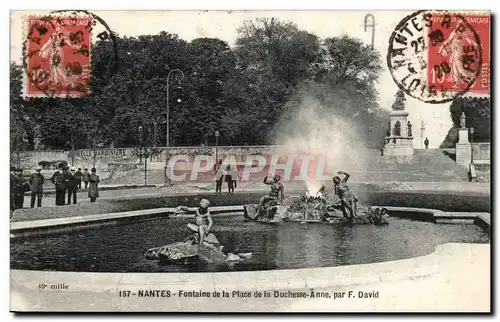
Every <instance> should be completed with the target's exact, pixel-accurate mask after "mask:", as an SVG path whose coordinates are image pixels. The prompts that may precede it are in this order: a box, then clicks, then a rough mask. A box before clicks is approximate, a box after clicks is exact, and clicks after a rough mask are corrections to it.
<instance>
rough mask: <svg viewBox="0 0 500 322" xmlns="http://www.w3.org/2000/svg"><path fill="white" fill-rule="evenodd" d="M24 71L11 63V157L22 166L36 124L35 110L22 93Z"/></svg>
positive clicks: (17, 164) (18, 165)
mask: <svg viewBox="0 0 500 322" xmlns="http://www.w3.org/2000/svg"><path fill="white" fill-rule="evenodd" d="M22 73H23V70H22V66H20V65H18V64H16V63H11V64H10V138H11V139H10V159H11V162H13V163H14V164H15V165H16V166H17V167H21V165H22V163H23V161H24V154H25V153H24V152H25V151H26V150H27V149H28V148H30V143H31V146H33V138H34V135H33V129H34V124H35V120H34V116H33V110H32V109H30V105H29V104H28V103H27V102H26V101H25V100H24V99H23V98H22V95H21V92H22V78H23V75H22ZM30 138H31V142H30Z"/></svg>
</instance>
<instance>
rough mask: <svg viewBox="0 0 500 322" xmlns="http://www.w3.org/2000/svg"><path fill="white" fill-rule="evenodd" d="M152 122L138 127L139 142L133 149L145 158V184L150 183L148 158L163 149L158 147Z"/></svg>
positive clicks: (133, 151) (141, 157)
mask: <svg viewBox="0 0 500 322" xmlns="http://www.w3.org/2000/svg"><path fill="white" fill-rule="evenodd" d="M150 125H151V124H149V123H145V126H142V125H140V126H139V127H138V128H137V131H138V134H139V135H138V136H139V144H138V145H137V146H136V147H135V148H134V149H133V150H132V154H133V155H135V156H136V157H138V158H139V160H141V162H142V160H144V185H145V186H146V185H147V184H148V174H147V173H148V159H149V158H152V157H154V156H157V155H159V154H160V153H161V152H162V151H163V150H162V149H160V148H157V147H156V141H157V136H156V133H155V131H154V128H153V127H152V126H150Z"/></svg>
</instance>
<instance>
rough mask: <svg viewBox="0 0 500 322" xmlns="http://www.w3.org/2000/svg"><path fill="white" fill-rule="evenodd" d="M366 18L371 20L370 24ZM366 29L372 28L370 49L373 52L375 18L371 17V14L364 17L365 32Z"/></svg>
mask: <svg viewBox="0 0 500 322" xmlns="http://www.w3.org/2000/svg"><path fill="white" fill-rule="evenodd" d="M368 18H371V23H368ZM367 28H372V43H371V48H372V50H373V43H374V42H375V16H373V15H372V14H371V13H368V14H366V15H365V32H366V31H368V30H367Z"/></svg>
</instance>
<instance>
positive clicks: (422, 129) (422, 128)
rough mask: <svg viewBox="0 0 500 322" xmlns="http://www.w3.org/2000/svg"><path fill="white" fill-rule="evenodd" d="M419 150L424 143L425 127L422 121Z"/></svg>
mask: <svg viewBox="0 0 500 322" xmlns="http://www.w3.org/2000/svg"><path fill="white" fill-rule="evenodd" d="M420 123H421V125H420V148H421V149H423V148H424V146H423V143H424V132H425V125H424V120H420Z"/></svg>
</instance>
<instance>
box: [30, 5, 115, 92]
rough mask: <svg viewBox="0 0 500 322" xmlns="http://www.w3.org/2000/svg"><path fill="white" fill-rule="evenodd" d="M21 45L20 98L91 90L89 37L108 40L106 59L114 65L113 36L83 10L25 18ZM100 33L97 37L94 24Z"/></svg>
mask: <svg viewBox="0 0 500 322" xmlns="http://www.w3.org/2000/svg"><path fill="white" fill-rule="evenodd" d="M25 23H26V39H25V42H24V44H23V66H24V69H25V72H26V74H25V78H24V84H23V88H24V95H25V96H28V97H45V96H49V97H81V96H85V95H88V94H90V93H91V89H92V64H91V61H92V60H91V57H92V52H91V50H92V45H91V44H92V41H93V39H92V37H93V36H94V40H101V41H108V40H109V41H111V42H112V43H113V50H112V54H111V55H109V56H110V60H111V61H113V65H114V64H116V62H117V57H116V56H117V55H116V54H117V52H116V36H115V34H114V33H113V32H112V31H111V29H109V26H107V24H106V23H105V22H104V21H103V20H102V19H101V18H99V17H97V16H96V15H94V14H92V13H90V12H88V11H85V10H78V11H66V10H61V11H55V12H51V13H50V14H48V15H45V16H28V17H27V18H26V21H25ZM98 23H100V28H101V29H103V27H104V29H105V30H104V31H101V32H100V33H98V34H97V35H95V33H94V32H93V31H95V28H96V25H97V24H98Z"/></svg>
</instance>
